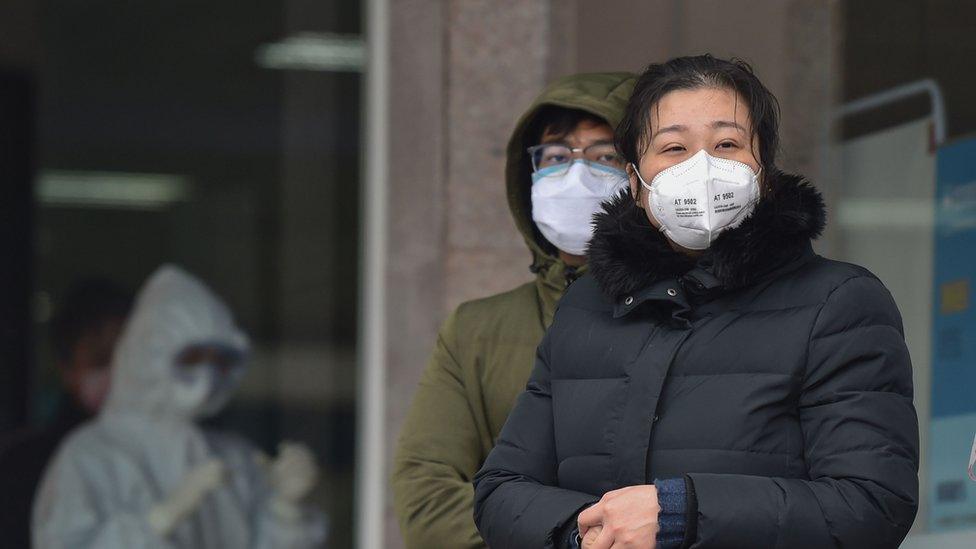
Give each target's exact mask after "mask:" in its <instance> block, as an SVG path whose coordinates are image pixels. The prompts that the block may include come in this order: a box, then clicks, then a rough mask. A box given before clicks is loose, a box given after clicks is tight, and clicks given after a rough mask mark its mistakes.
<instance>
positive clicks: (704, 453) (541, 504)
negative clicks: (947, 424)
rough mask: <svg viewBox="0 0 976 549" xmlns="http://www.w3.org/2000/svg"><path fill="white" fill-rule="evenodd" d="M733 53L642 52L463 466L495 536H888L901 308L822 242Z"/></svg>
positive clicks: (689, 540)
mask: <svg viewBox="0 0 976 549" xmlns="http://www.w3.org/2000/svg"><path fill="white" fill-rule="evenodd" d="M777 113H778V108H777V105H776V100H775V98H774V97H773V96H772V95H771V94H770V93H769V91H768V90H767V89H766V88H765V87H764V86H763V85H762V83H760V81H759V80H758V79H757V78H756V76H755V75H754V74H753V72H752V71H751V69H750V68H749V67H748V66H747V65H745V64H744V63H741V62H737V61H725V60H721V59H716V58H713V57H711V56H698V57H686V58H678V59H673V60H671V61H668V62H667V63H663V64H655V65H651V66H650V67H648V69H647V70H646V71H645V73H644V74H643V75H642V76H641V77H640V79H639V80H638V83H637V86H636V88H635V90H634V94H633V96H632V97H631V100H630V104H629V106H628V109H627V112H626V114H625V117H624V120H623V122H622V123H621V125H620V127H619V128H618V130H617V147H618V149H619V152H620V153H621V154H622V155H623V156H624V158H625V160H626V161H627V162H629V163H630V165H629V168H628V173H629V175H630V190H629V192H624V193H622V194H621V195H620V196H619V197H617V198H616V199H615V200H613V201H611V202H608V203H607V204H605V208H604V210H605V211H604V213H602V214H599V215H598V216H597V217H596V219H595V224H596V230H595V234H594V237H593V240H592V241H591V243H590V248H589V264H590V274H589V275H587V276H585V277H583V278H581V279H580V280H578V281H577V282H576V283H574V284H573V286H572V287H571V288H570V290H569V292H568V293H567V295H566V296H565V297H564V298H563V300H562V302H561V303H560V305H559V309H558V311H557V313H556V316H555V319H554V321H553V324H552V326H551V327H550V329H549V331H548V332H547V334H546V336H545V338H544V339H543V341H542V343H541V345H540V346H539V349H538V354H537V360H536V365H535V369H534V371H533V373H532V376H531V378H530V379H529V383H528V386H527V389H526V391H525V392H524V393H523V394H522V395H521V396H520V397H519V399H518V402H517V404H516V406H515V408H514V410H513V411H512V413H511V415H510V416H509V418H508V422H507V423H506V425H505V428H504V429H503V430H502V433H501V436H500V437H499V440H498V443H497V445H496V446H495V449H494V450H493V451H492V452H491V454H490V455H489V456H488V460H487V462H486V463H485V465H484V467H483V468H482V470H481V471H480V472H479V473H478V475H477V477H476V479H475V486H476V495H475V497H476V505H475V520H476V522H477V524H478V528H479V530H480V532H481V534H482V535H483V536H484V539H485V540H486V541H487V542H488V544H489V545H490V546H491V547H517V548H522V547H575V546H582V547H585V548H591V547H592V548H599V549H605V548H609V547H614V548H623V547H643V548H646V547H658V548H668V549H670V548H677V547H695V548H699V547H701V548H719V547H723V548H724V547H729V548H731V547H744V548H767V547H778V548H786V549H803V548H829V547H843V548H857V549H864V548H874V547H877V548H895V547H898V545H899V544H900V543H901V541H902V539H903V538H904V537H905V535H906V533H907V532H908V530H909V528H910V527H911V524H912V521H913V520H914V518H915V512H916V510H917V502H918V475H917V471H918V424H917V419H916V415H915V409H914V407H913V405H912V374H911V362H910V359H909V356H908V350H907V348H906V346H905V341H904V335H903V333H902V323H901V317H900V315H899V313H898V309H897V307H896V306H895V303H894V302H893V300H892V298H891V295H890V294H889V293H888V291H887V289H886V288H885V287H884V285H883V284H882V283H881V282H880V281H879V280H878V279H877V278H876V277H875V276H874V275H872V274H871V273H870V272H868V271H867V270H866V269H864V268H861V267H858V266H856V265H851V264H846V263H839V262H836V261H831V260H829V259H825V258H823V257H820V256H818V255H816V254H815V253H814V252H813V250H812V247H811V240H812V239H814V238H816V237H817V236H819V234H820V233H821V231H822V230H823V228H824V224H825V218H826V214H825V211H824V204H823V200H822V199H821V196H820V194H819V193H818V192H817V191H816V189H815V188H814V187H813V186H812V185H811V184H810V183H808V182H806V181H805V180H804V179H803V178H801V177H798V176H793V175H787V174H784V173H782V172H780V171H779V170H778V169H777V168H776V166H775V153H776V150H777V146H778V127H777V124H778V121H777Z"/></svg>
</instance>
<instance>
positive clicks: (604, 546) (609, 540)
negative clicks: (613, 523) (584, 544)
mask: <svg viewBox="0 0 976 549" xmlns="http://www.w3.org/2000/svg"><path fill="white" fill-rule="evenodd" d="M611 545H613V534H612V533H611V532H610V529H609V528H603V529H601V530H600V535H599V536H597V537H596V541H594V542H593V545H590V546H589V547H588V548H587V549H610V546H611Z"/></svg>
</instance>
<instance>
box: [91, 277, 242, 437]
mask: <svg viewBox="0 0 976 549" xmlns="http://www.w3.org/2000/svg"><path fill="white" fill-rule="evenodd" d="M197 343H211V344H218V345H222V346H225V347H229V348H231V349H234V350H235V351H238V352H240V353H241V354H242V355H246V354H247V353H248V351H249V349H250V344H249V341H248V338H247V336H246V335H245V334H244V333H243V332H242V331H241V330H240V329H239V328H238V327H237V326H236V325H235V324H234V319H233V317H232V316H231V313H230V310H229V309H228V308H227V306H226V305H225V304H224V303H223V302H222V301H221V300H220V299H219V298H218V297H217V296H216V295H215V294H214V293H213V292H211V291H210V289H208V288H207V287H206V286H204V285H203V283H202V282H200V281H199V280H198V279H196V278H194V277H193V276H191V275H190V274H188V273H187V272H186V271H183V270H182V269H180V268H178V267H174V266H171V265H165V266H163V267H160V268H159V269H158V270H157V271H156V272H155V273H154V274H153V275H152V276H151V277H150V278H149V280H148V281H147V282H146V283H145V285H144V286H143V288H142V290H141V291H140V293H139V296H138V298H137V300H136V304H135V308H134V310H133V312H132V315H131V317H130V319H129V322H128V324H127V325H126V328H125V330H124V331H123V333H122V336H121V337H120V338H119V343H118V345H117V346H116V349H115V356H114V358H113V361H112V389H111V391H110V392H109V395H108V400H107V401H106V404H105V407H104V408H103V411H102V413H103V414H122V415H126V416H130V415H132V414H148V415H150V416H152V417H154V418H157V419H163V418H173V419H177V417H176V416H178V412H177V410H176V409H175V407H174V406H173V387H174V384H175V383H176V381H175V377H174V371H173V363H174V360H175V358H176V356H177V354H178V353H179V352H180V351H182V350H183V349H185V348H186V347H187V346H189V345H192V344H197ZM180 419H187V418H180Z"/></svg>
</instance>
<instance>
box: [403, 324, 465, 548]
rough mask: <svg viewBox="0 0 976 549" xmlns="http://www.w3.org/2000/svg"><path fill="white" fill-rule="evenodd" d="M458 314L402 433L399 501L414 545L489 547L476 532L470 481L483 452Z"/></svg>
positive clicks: (443, 336)
mask: <svg viewBox="0 0 976 549" xmlns="http://www.w3.org/2000/svg"><path fill="white" fill-rule="evenodd" d="M456 330H457V313H455V314H454V315H452V316H451V317H450V318H448V320H447V321H446V322H445V323H444V326H443V327H442V328H441V331H440V333H439V334H438V338H437V344H436V347H435V348H434V354H433V356H432V357H431V359H430V362H429V363H428V365H427V369H426V370H425V371H424V374H423V377H422V378H421V380H420V385H419V387H418V388H417V393H416V395H415V396H414V399H413V403H412V404H411V406H410V410H409V412H408V414H407V418H406V420H405V423H404V425H403V429H402V430H401V432H400V439H399V442H398V444H397V449H396V455H395V457H394V465H393V467H394V470H393V497H394V507H395V509H396V514H397V517H398V519H399V522H400V529H401V532H402V534H403V538H404V541H405V542H406V546H407V547H409V548H414V547H416V548H427V547H452V548H475V547H484V542H483V541H482V540H481V536H480V535H478V531H477V529H476V528H475V525H474V520H473V519H472V513H473V500H474V489H473V487H472V485H471V481H472V479H473V478H474V474H475V473H476V472H477V471H478V467H479V466H480V465H481V460H482V449H481V443H480V440H479V437H478V430H477V427H476V425H475V420H474V416H473V414H472V411H471V408H470V403H469V401H468V398H467V395H466V392H465V387H464V382H463V377H462V375H461V365H460V364H459V361H458V360H457V353H456V348H457V340H456Z"/></svg>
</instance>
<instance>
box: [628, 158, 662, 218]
mask: <svg viewBox="0 0 976 549" xmlns="http://www.w3.org/2000/svg"><path fill="white" fill-rule="evenodd" d="M630 168H631V169H632V170H634V175H636V176H637V180H638V181H640V183H641V186H642V187H644V188H645V189H647V192H648V193H650V192H651V186H650V185H648V184H647V182H646V181H644V178H643V177H641V174H640V170H638V169H637V166H636V165H634V163H633V162H631V163H630ZM634 202H636V203H637V207H638V208H641V209H642V210H643V209H644V208H643V207H641V205H640V199H639V198H637V199H635V200H634ZM647 205H648V207H649V208H650V213H651V216H652V217H654V219H657V216H656V215H654V208H653V207H652V206H651V201H650V195H648V201H647ZM657 222H658V224H659V225H660V227H658V228H657V230H658V232H661V233H664V234H665V235H667V232H666V231H667V228H666V227H665V226H664V223H661V220H660V219H657Z"/></svg>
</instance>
